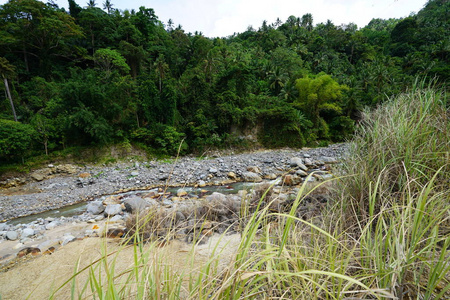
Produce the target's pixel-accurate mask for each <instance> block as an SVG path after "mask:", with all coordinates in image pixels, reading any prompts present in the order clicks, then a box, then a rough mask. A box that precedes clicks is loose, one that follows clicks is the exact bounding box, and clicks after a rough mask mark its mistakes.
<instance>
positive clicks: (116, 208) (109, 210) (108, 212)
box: [104, 204, 122, 217]
mask: <svg viewBox="0 0 450 300" xmlns="http://www.w3.org/2000/svg"><path fill="white" fill-rule="evenodd" d="M121 212H122V206H121V205H120V204H109V205H108V206H106V207H105V212H104V213H105V216H107V217H112V216H115V215H118V214H120V213H121Z"/></svg>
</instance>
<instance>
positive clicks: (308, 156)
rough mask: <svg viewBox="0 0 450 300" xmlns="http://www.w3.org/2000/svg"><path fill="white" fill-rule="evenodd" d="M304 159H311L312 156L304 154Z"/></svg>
mask: <svg viewBox="0 0 450 300" xmlns="http://www.w3.org/2000/svg"><path fill="white" fill-rule="evenodd" d="M303 157H305V158H310V157H311V155H309V154H307V153H305V154H303Z"/></svg>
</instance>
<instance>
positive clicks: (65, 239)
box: [60, 233, 76, 246]
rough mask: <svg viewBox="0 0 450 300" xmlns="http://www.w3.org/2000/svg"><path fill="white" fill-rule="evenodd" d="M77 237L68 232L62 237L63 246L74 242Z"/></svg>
mask: <svg viewBox="0 0 450 300" xmlns="http://www.w3.org/2000/svg"><path fill="white" fill-rule="evenodd" d="M75 239H76V238H75V237H74V236H73V235H71V234H70V233H66V234H64V236H63V237H62V239H61V241H60V243H61V246H65V245H67V244H68V243H70V242H73V241H74V240H75Z"/></svg>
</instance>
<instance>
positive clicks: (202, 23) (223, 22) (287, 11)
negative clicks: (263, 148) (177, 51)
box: [0, 0, 427, 37]
mask: <svg viewBox="0 0 450 300" xmlns="http://www.w3.org/2000/svg"><path fill="white" fill-rule="evenodd" d="M54 1H55V3H56V4H58V5H59V6H60V7H65V8H66V9H67V8H68V2H67V0H54ZM75 1H76V2H77V3H78V5H80V6H82V7H84V6H86V3H87V2H88V0H75ZM5 2H7V1H6V0H0V5H1V4H4V3H5ZM96 2H97V6H98V7H103V2H104V0H96ZM111 2H112V4H113V7H114V8H117V9H122V10H123V9H136V10H138V9H139V7H140V6H145V7H147V8H153V9H154V10H155V13H156V15H157V16H158V18H159V20H161V21H162V22H163V23H164V24H167V21H168V20H169V19H172V21H173V22H174V24H175V26H178V24H181V26H182V27H183V29H184V30H185V31H186V32H195V31H199V32H202V33H203V34H204V35H205V36H207V37H226V36H229V35H232V34H233V33H235V32H236V33H237V32H243V31H245V30H247V28H248V27H249V26H253V28H255V29H258V28H259V27H260V26H261V24H262V22H263V21H264V20H266V21H267V22H268V24H271V23H274V22H275V20H276V19H277V18H280V20H281V21H283V22H285V21H286V20H287V18H288V17H289V16H291V15H294V16H295V17H301V16H303V15H304V14H306V13H311V14H312V15H313V20H314V24H318V23H322V22H326V21H327V20H328V19H329V20H331V21H332V22H333V23H334V24H335V25H341V24H348V23H355V24H356V25H358V27H364V26H365V25H367V24H368V23H369V22H370V20H372V19H373V18H382V19H389V18H401V17H407V16H409V15H410V14H411V12H418V11H419V10H420V9H422V8H423V6H424V5H425V3H426V2H427V0H275V1H274V0H111Z"/></svg>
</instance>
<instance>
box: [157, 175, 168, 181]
mask: <svg viewBox="0 0 450 300" xmlns="http://www.w3.org/2000/svg"><path fill="white" fill-rule="evenodd" d="M167 178H169V175H168V174H163V175H161V176H159V178H158V179H159V180H161V181H163V180H166V179H167Z"/></svg>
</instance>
